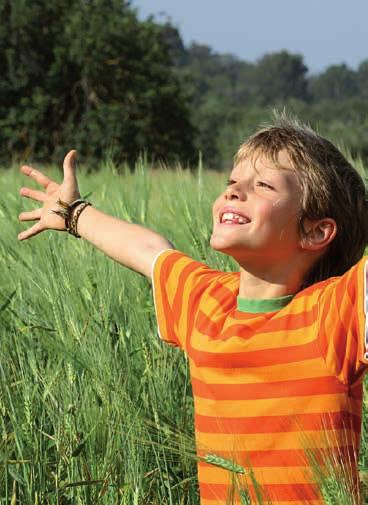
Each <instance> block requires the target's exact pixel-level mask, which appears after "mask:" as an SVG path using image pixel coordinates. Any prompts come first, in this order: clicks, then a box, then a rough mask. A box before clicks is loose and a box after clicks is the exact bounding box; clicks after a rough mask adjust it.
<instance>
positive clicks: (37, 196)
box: [20, 188, 47, 202]
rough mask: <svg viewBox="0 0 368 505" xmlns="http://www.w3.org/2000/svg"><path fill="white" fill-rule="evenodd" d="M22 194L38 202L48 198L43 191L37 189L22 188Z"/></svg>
mask: <svg viewBox="0 0 368 505" xmlns="http://www.w3.org/2000/svg"><path fill="white" fill-rule="evenodd" d="M20 194H21V195H22V196H25V197H26V198H31V199H32V200H36V201H37V202H44V201H45V200H46V198H47V197H46V194H45V193H44V192H43V191H38V190H37V189H30V188H22V189H21V190H20Z"/></svg>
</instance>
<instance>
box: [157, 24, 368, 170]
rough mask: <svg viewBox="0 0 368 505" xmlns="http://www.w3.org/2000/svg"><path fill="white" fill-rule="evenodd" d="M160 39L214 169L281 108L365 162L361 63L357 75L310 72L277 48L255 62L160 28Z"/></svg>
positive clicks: (367, 111)
mask: <svg viewBox="0 0 368 505" xmlns="http://www.w3.org/2000/svg"><path fill="white" fill-rule="evenodd" d="M164 36H165V38H166V41H167V43H168V44H169V46H170V48H171V55H172V58H173V61H174V63H175V68H176V72H177V75H178V76H180V81H181V82H182V83H183V85H184V88H185V90H186V93H187V98H188V101H189V103H190V108H191V117H192V120H193V121H194V124H195V125H196V127H197V128H198V132H197V134H198V137H197V145H198V146H199V147H200V149H201V150H202V151H203V155H204V158H205V159H206V160H207V162H208V163H209V164H211V165H212V166H214V167H217V166H223V165H224V164H229V163H231V159H232V155H233V153H234V151H235V150H236V148H237V146H238V144H239V142H241V141H242V140H243V139H244V137H246V136H247V135H249V134H251V133H252V132H253V131H254V128H255V127H257V125H259V124H260V123H262V122H267V120H269V119H270V117H271V115H272V114H271V113H272V110H273V109H274V108H276V109H278V110H282V109H284V108H285V109H286V110H287V111H289V112H290V113H293V114H295V115H297V116H298V117H299V118H301V119H302V120H304V121H306V122H308V123H310V124H311V125H312V126H313V127H315V128H316V129H317V130H318V131H319V132H320V133H321V134H324V135H326V136H328V137H329V138H332V139H333V140H335V141H338V142H339V143H340V144H342V145H343V146H344V147H346V148H348V149H349V150H350V151H351V152H352V153H353V155H360V156H361V157H362V158H364V159H365V160H367V161H368V59H367V60H365V61H363V62H362V63H361V64H360V65H359V67H358V69H357V70H353V69H351V68H349V67H348V66H347V65H346V64H339V65H332V66H329V67H328V68H326V70H325V71H324V72H322V73H320V74H319V75H310V73H309V70H308V68H307V66H306V64H305V62H304V59H303V56H302V55H299V54H290V53H289V52H287V51H281V52H277V53H272V54H266V55H264V56H263V57H262V58H260V59H259V60H258V61H257V62H256V63H249V62H246V61H241V60H239V59H238V58H236V57H234V56H232V55H228V54H216V53H214V52H213V51H212V49H211V48H210V47H208V46H205V45H199V44H192V45H191V46H189V47H185V46H184V44H183V42H182V39H181V37H180V34H179V32H178V30H177V29H176V28H175V27H173V26H171V25H170V24H167V25H166V26H165V27H164Z"/></svg>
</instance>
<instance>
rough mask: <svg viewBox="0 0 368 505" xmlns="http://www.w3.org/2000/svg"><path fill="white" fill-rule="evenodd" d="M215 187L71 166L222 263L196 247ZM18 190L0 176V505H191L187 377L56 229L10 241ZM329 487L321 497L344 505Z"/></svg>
mask: <svg viewBox="0 0 368 505" xmlns="http://www.w3.org/2000/svg"><path fill="white" fill-rule="evenodd" d="M48 172H49V173H50V172H51V173H53V174H54V175H55V176H56V177H60V173H57V172H56V171H55V170H50V171H48ZM225 179H226V175H225V174H219V173H212V172H205V171H202V170H198V171H197V172H196V173H191V172H189V171H183V170H180V169H177V170H172V171H168V170H163V169H161V170H155V171H150V170H148V169H147V167H145V165H144V164H143V163H142V164H140V165H139V166H138V168H137V170H136V171H135V173H134V175H133V174H131V173H129V172H125V173H122V174H120V175H118V173H117V172H116V170H115V168H114V166H113V165H112V164H110V163H105V164H104V166H103V167H102V170H101V171H99V172H98V173H95V174H89V175H88V174H87V171H83V170H82V174H81V176H80V186H81V192H82V194H83V195H84V196H85V195H88V198H89V199H90V200H91V201H92V202H93V204H94V205H95V206H97V207H98V208H100V209H102V210H105V211H106V212H108V213H111V214H113V215H116V216H120V217H121V218H123V219H127V220H131V221H134V222H137V223H142V224H144V225H146V226H149V227H152V228H153V229H155V230H157V231H158V232H160V233H162V234H163V235H164V236H166V237H167V238H168V239H169V240H171V241H172V242H173V243H174V244H175V245H176V247H177V248H178V249H181V250H183V251H184V252H186V253H188V254H190V255H192V256H193V257H195V258H197V259H200V260H203V261H206V262H208V263H209V264H210V265H211V266H213V267H216V268H220V269H229V268H231V267H232V265H231V262H230V260H229V259H228V258H226V257H224V256H221V255H218V254H215V253H214V252H213V251H211V250H210V249H209V246H208V239H209V236H210V230H211V204H212V201H213V199H214V198H215V196H217V194H218V193H219V192H220V191H221V190H222V188H223V186H224V181H225ZM26 183H27V182H26V181H25V178H24V177H22V176H21V175H20V174H18V173H17V171H16V170H15V169H14V170H13V171H10V170H8V171H3V172H1V174H0V195H1V196H0V217H1V223H2V227H1V234H0V261H1V273H0V276H1V291H0V318H1V346H0V349H1V356H0V358H1V359H0V375H1V379H0V465H1V467H0V503H1V504H9V503H11V505H15V504H22V505H31V504H32V505H33V504H39V505H43V504H59V505H69V504H70V505H72V504H73V505H74V504H81V505H86V504H87V505H89V504H91V505H94V504H97V503H101V504H109V505H110V504H111V505H112V504H114V505H115V504H116V505H117V504H126V505H132V504H133V505H138V504H139V505H141V504H142V505H143V504H147V505H148V504H151V505H165V504H171V505H179V504H180V505H195V504H198V503H199V499H198V490H197V481H196V460H195V451H194V440H193V429H192V422H193V406H192V396H191V390H190V382H189V375H188V370H187V366H186V361H185V357H184V356H183V354H182V353H180V352H179V351H177V350H175V349H172V348H170V347H169V346H166V345H164V344H162V343H161V342H160V341H159V339H158V336H157V331H156V322H155V314H154V306H153V301H152V296H151V290H150V283H149V282H148V281H147V280H146V279H145V278H143V277H142V276H139V275H138V274H135V273H133V272H130V271H128V270H127V269H125V268H122V267H121V266H120V265H118V264H116V263H113V262H112V261H110V260H108V259H106V257H104V256H103V255H102V254H101V253H99V252H98V251H96V250H94V249H93V248H92V247H91V246H89V245H88V244H87V243H84V242H83V241H82V240H77V239H75V238H74V237H71V236H68V235H66V234H65V233H59V234H58V233H55V232H47V233H44V234H42V235H40V236H37V237H35V238H34V239H32V240H30V241H27V242H23V243H19V242H18V241H17V239H16V236H17V234H18V232H19V231H20V230H21V229H23V228H24V227H25V225H24V224H20V223H19V222H18V220H17V216H18V214H19V212H20V211H23V210H25V209H29V208H32V207H34V205H33V204H32V202H29V201H21V198H20V197H19V196H18V190H19V188H20V187H21V185H24V184H26ZM127 247H129V244H127ZM367 400H368V396H367V395H366V397H365V414H364V424H365V426H364V429H363V438H362V451H361V459H360V467H361V469H362V470H364V469H365V468H368V414H367ZM365 475H366V474H365ZM333 484H334V485H335V487H334V486H333V485H332V484H331V489H332V491H331V493H330V494H329V496H330V498H329V500H330V501H328V500H327V498H326V503H330V504H332V503H334V504H335V503H336V505H337V504H341V503H344V502H343V501H341V496H340V498H339V497H338V493H339V492H340V491H339V489H340V488H339V486H338V482H334V483H333ZM326 496H327V495H326ZM245 500H246V499H245ZM244 503H247V502H246V501H244ZM346 503H350V502H346ZM367 503H368V501H367Z"/></svg>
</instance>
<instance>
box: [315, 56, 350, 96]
mask: <svg viewBox="0 0 368 505" xmlns="http://www.w3.org/2000/svg"><path fill="white" fill-rule="evenodd" d="M310 91H311V95H312V98H313V100H314V101H315V102H320V101H322V100H344V99H345V98H351V97H353V96H354V95H356V94H357V84H356V77H355V73H354V71H353V70H351V69H350V68H349V67H348V66H347V65H345V63H343V64H341V65H331V66H330V67H328V68H327V69H326V70H325V72H322V73H321V74H319V75H318V76H316V77H314V78H312V79H311V81H310Z"/></svg>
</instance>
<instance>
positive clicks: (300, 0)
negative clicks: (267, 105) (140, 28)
mask: <svg viewBox="0 0 368 505" xmlns="http://www.w3.org/2000/svg"><path fill="white" fill-rule="evenodd" d="M132 6H133V7H135V8H136V9H137V10H138V15H139V17H140V18H141V19H145V18H147V17H148V16H149V15H154V17H155V19H156V20H157V21H160V22H163V21H165V19H166V18H167V17H169V18H171V21H172V23H173V24H174V25H175V26H177V28H179V31H180V33H181V36H182V38H183V40H184V43H185V44H186V45H188V44H190V43H191V42H193V41H195V42H197V43H200V44H205V45H208V46H210V47H212V48H213V50H214V51H215V52H219V53H231V54H234V55H235V56H237V57H238V58H240V59H242V60H246V61H252V62H253V61H256V60H257V59H258V58H260V57H261V56H262V55H264V54H265V53H272V52H277V51H280V50H283V49H286V50H287V51H289V52H291V53H298V54H302V55H303V56H304V61H305V63H306V65H307V67H308V68H309V70H310V72H311V73H318V72H322V71H323V70H324V69H325V68H326V67H327V66H329V65H334V64H340V63H346V64H347V65H349V66H350V67H351V68H354V69H355V68H356V67H357V66H358V65H359V63H360V62H361V61H363V60H365V59H368V0H350V1H349V2H348V1H347V0H278V1H273V0H263V1H262V0H261V1H260V0H252V1H250V0H227V1H219V0H171V1H170V0H132Z"/></svg>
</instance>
